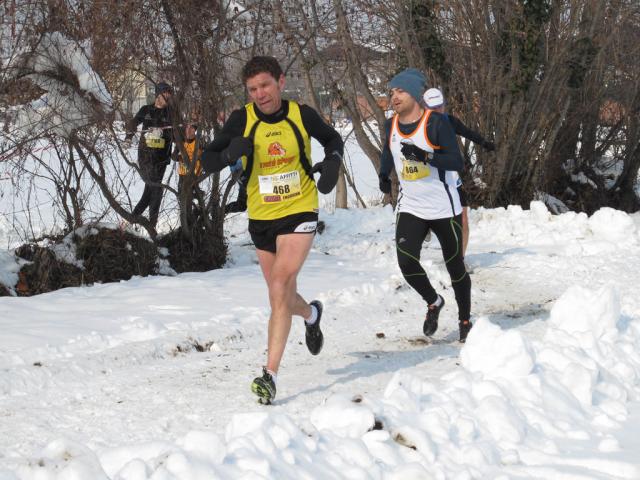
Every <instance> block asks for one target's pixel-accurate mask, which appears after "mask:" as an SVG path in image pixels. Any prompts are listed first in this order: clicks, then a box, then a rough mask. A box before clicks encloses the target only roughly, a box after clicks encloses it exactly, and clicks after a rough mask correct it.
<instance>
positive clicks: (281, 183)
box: [258, 170, 302, 203]
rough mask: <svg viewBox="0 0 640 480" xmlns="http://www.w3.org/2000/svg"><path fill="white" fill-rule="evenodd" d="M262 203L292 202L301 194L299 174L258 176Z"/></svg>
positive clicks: (295, 172) (295, 171)
mask: <svg viewBox="0 0 640 480" xmlns="http://www.w3.org/2000/svg"><path fill="white" fill-rule="evenodd" d="M258 184H259V187H260V196H261V197H262V203H278V202H286V201H289V200H292V199H294V198H296V197H298V196H300V195H301V194H302V189H301V188H300V172H298V171H297V170H294V171H293V172H287V173H279V174H276V175H260V176H259V177H258Z"/></svg>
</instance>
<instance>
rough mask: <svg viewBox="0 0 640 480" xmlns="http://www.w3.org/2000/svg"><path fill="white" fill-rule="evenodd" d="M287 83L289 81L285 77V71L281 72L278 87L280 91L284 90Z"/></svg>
mask: <svg viewBox="0 0 640 480" xmlns="http://www.w3.org/2000/svg"><path fill="white" fill-rule="evenodd" d="M286 83H287V81H286V80H285V78H284V73H282V74H280V78H279V79H278V88H279V89H280V91H281V92H282V91H284V86H285V84H286Z"/></svg>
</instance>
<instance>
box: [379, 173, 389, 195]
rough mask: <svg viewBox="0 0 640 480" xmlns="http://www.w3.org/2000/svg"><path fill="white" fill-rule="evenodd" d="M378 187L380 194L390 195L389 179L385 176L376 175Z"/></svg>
mask: <svg viewBox="0 0 640 480" xmlns="http://www.w3.org/2000/svg"><path fill="white" fill-rule="evenodd" d="M378 181H379V183H378V186H379V187H380V191H381V192H382V193H391V179H390V178H389V177H388V176H386V175H382V174H380V175H378Z"/></svg>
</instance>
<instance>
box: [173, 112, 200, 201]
mask: <svg viewBox="0 0 640 480" xmlns="http://www.w3.org/2000/svg"><path fill="white" fill-rule="evenodd" d="M197 130H198V126H197V125H196V124H195V123H188V124H187V125H186V126H185V127H184V141H183V142H182V147H183V148H184V150H185V152H186V154H187V156H188V161H187V160H185V159H184V158H183V156H182V150H181V149H180V145H178V144H176V146H175V149H174V151H173V155H172V156H171V158H172V160H174V161H177V162H178V192H180V198H184V197H183V196H182V190H183V189H184V188H185V187H184V186H185V184H186V182H185V180H184V177H185V176H186V175H188V174H189V170H190V169H191V166H192V162H194V161H195V162H196V163H195V165H193V168H194V170H193V173H194V175H195V176H196V177H199V176H200V174H201V173H202V165H201V164H200V157H201V156H202V148H198V152H197V154H196V155H194V152H195V149H196V143H197V141H196V131H197ZM192 198H193V199H201V198H202V192H201V191H200V190H199V189H198V185H197V184H195V185H194V187H193V195H192ZM200 211H203V209H202V208H200ZM194 213H195V209H194Z"/></svg>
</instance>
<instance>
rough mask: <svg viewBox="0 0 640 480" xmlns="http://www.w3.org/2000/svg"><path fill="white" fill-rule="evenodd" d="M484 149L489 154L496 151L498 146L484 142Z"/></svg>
mask: <svg viewBox="0 0 640 480" xmlns="http://www.w3.org/2000/svg"><path fill="white" fill-rule="evenodd" d="M482 148H484V149H485V150H486V151H487V152H493V151H494V150H495V149H496V144H495V143H493V142H489V141H487V140H485V141H484V142H482Z"/></svg>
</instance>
